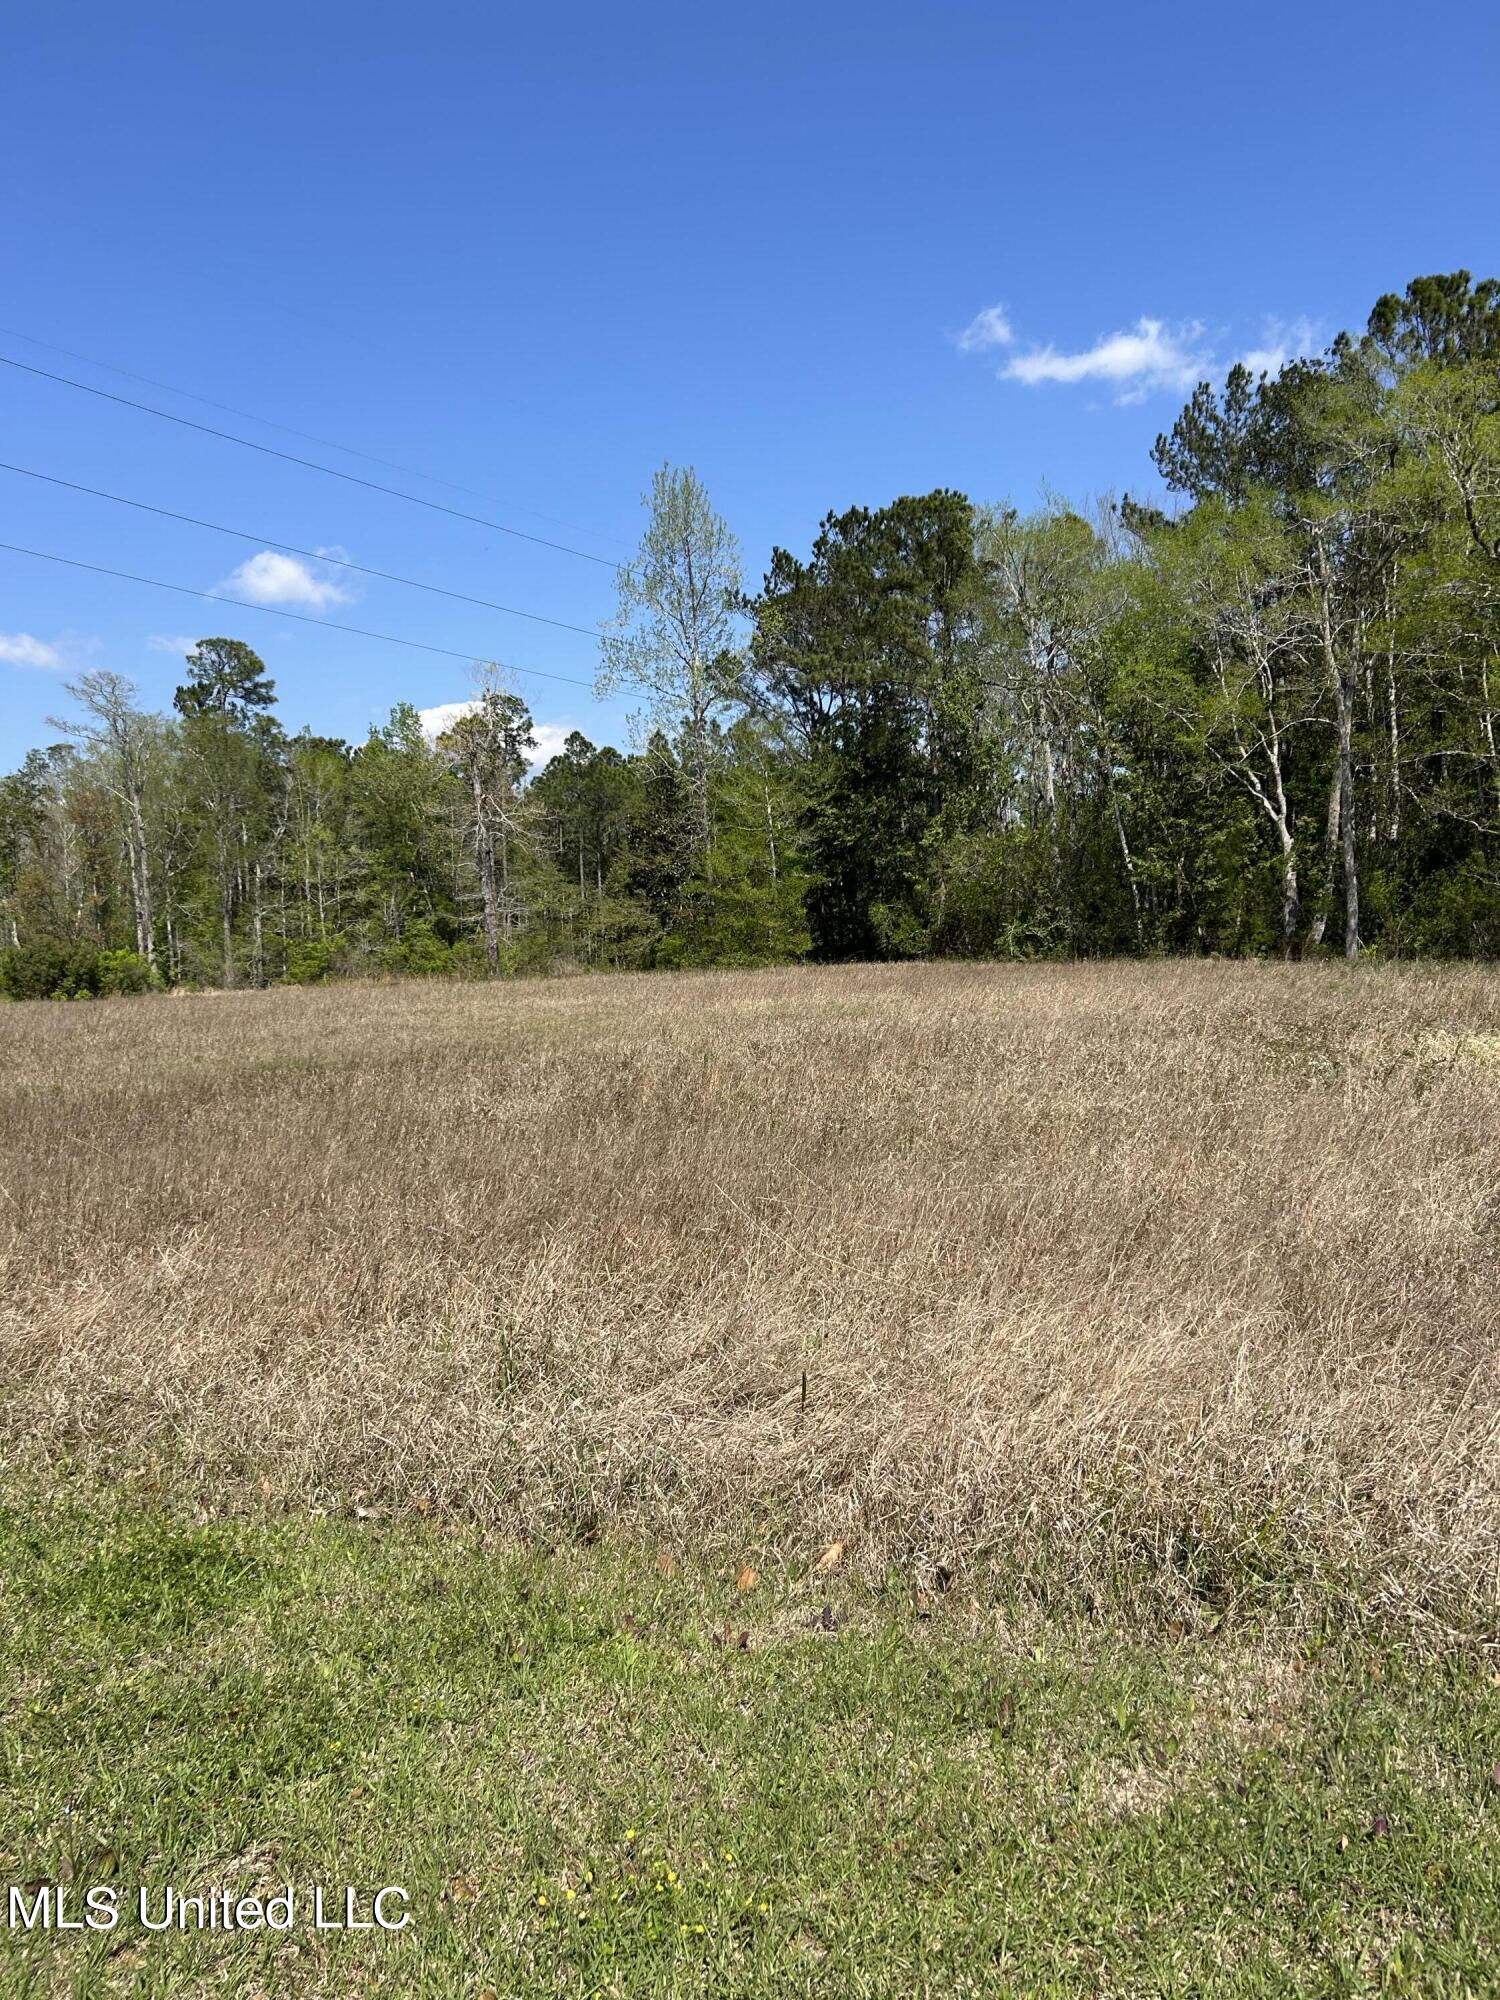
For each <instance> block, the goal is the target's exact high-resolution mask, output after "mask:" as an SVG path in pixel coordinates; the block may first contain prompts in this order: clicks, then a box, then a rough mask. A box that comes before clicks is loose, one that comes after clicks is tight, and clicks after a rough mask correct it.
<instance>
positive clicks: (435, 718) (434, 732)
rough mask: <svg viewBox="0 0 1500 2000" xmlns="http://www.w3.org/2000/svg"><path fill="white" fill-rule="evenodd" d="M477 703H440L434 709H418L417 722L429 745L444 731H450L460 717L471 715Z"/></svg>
mask: <svg viewBox="0 0 1500 2000" xmlns="http://www.w3.org/2000/svg"><path fill="white" fill-rule="evenodd" d="M478 706H479V703H478V702H477V701H440V702H439V703H438V704H437V706H436V708H419V709H418V710H417V720H418V722H420V723H421V725H422V734H423V735H424V736H425V737H426V738H427V740H428V742H429V743H436V742H437V740H438V738H439V737H440V736H441V735H442V733H443V731H444V730H445V729H451V728H452V727H453V725H454V723H455V722H457V720H458V718H459V717H460V716H461V715H472V714H473V713H474V711H475V709H476V708H478Z"/></svg>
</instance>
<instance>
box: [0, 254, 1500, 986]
mask: <svg viewBox="0 0 1500 2000" xmlns="http://www.w3.org/2000/svg"><path fill="white" fill-rule="evenodd" d="M1497 356H1500V282H1497V281H1495V280H1485V281H1483V282H1480V283H1475V282H1474V281H1473V280H1472V279H1471V278H1470V276H1469V274H1468V273H1467V272H1463V271H1458V272H1451V273H1447V274H1437V275H1432V276H1427V277H1421V278H1417V279H1415V280H1413V282H1412V283H1411V284H1410V285H1408V286H1407V288H1406V290H1405V291H1404V292H1400V293H1397V292H1393V293H1390V294H1387V295H1386V296H1384V297H1382V298H1381V299H1379V300H1378V301H1377V303H1376V305H1375V308H1374V310H1373V311H1372V313H1371V315H1370V319H1369V322H1368V325H1367V327H1366V329H1365V330H1364V332H1363V333H1361V334H1360V335H1358V336H1357V337H1355V336H1350V335H1340V336H1339V338H1338V339H1337V340H1335V341H1334V342H1333V343H1332V344H1331V346H1330V347H1329V348H1328V350H1327V352H1326V353H1325V354H1323V355H1322V356H1320V357H1318V358H1316V359H1303V360H1298V361H1296V362H1294V363H1291V364H1289V365H1288V366H1287V367H1285V368H1283V369H1281V370H1280V371H1278V372H1277V373H1276V374H1275V375H1274V376H1272V375H1262V376H1261V377H1260V378H1259V379H1254V378H1252V376H1251V375H1250V374H1249V372H1248V371H1247V370H1246V369H1244V368H1243V367H1239V368H1235V369H1232V370H1231V371H1230V373H1229V375H1228V378H1227V379H1226V381H1225V382H1224V383H1223V384H1222V385H1215V384H1211V383H1207V382H1205V383H1202V384H1200V385H1199V386H1198V388H1197V389H1195V390H1194V392H1193V394H1192V395H1191V397H1190V398H1189V399H1188V402H1187V404H1186V406H1185V408H1184V409H1183V410H1182V412H1181V413H1180V414H1179V416H1178V418H1177V419H1176V421H1175V422H1174V423H1173V424H1172V425H1171V426H1170V427H1169V428H1168V429H1167V430H1166V431H1165V432H1164V433H1163V434H1162V436H1161V437H1160V438H1159V439H1158V440H1157V444H1156V449H1155V453H1154V459H1155V464H1156V467H1157V469H1158V471H1159V472H1160V473H1161V475H1162V476H1163V478H1164V479H1165V480H1166V482H1167V483H1168V485H1169V487H1170V488H1171V489H1172V490H1173V492H1174V493H1175V494H1176V495H1177V496H1178V497H1179V500H1180V503H1181V504H1180V507H1179V509H1178V511H1176V512H1175V513H1169V512H1168V511H1167V510H1166V509H1164V508H1163V507H1161V506H1157V505H1149V506H1148V505H1142V504H1139V503H1135V502H1131V501H1129V500H1126V501H1125V502H1124V503H1123V505H1122V506H1120V507H1119V508H1114V507H1110V506H1099V507H1095V508H1093V509H1089V510H1085V509H1079V508H1075V507H1070V506H1067V505H1065V504H1062V503H1058V502H1049V503H1048V504H1047V505H1046V506H1044V507H1042V508H1041V509H1039V510H1038V511H1037V512H1036V513H1034V514H1031V515H1024V516H1023V515H1022V514H1020V513H1018V512H1017V511H1016V510H1015V509H1013V508H1009V507H1000V508H994V509H988V510H980V509H976V508H975V507H974V506H972V505H971V503H970V502H969V501H968V500H967V499H966V498H965V497H964V496H963V495H961V494H957V493H952V492H946V491H938V492H933V493H927V494H921V495H907V496H902V497H899V498H897V499H895V500H893V501H891V502H890V503H889V504H888V505H886V506H882V507H876V508H868V507H851V508H847V509H845V510H844V511H842V512H837V513H831V514H829V515H828V516H827V517H826V518H825V519H824V520H823V522H822V524H821V526H820V528H819V530H818V532H817V535H816V536H815V538H814V540H813V543H812V547H811V549H810V550H809V551H808V552H807V553H806V554H805V555H798V554H794V553H792V552H790V551H788V550H786V549H781V548H778V549H776V550H775V551H774V552H773V555H772V558H771V562H770V566H769V568H768V571H767V573H766V575H765V578H764V581H763V583H762V586H761V588H760V590H759V592H758V593H757V594H756V595H755V596H754V597H753V598H747V597H746V596H745V595H744V593H743V591H742V589H741V586H740V573H739V559H738V552H737V549H736V545H735V542H734V537H733V535H732V534H731V533H730V531H729V529H728V527H727V526H726V524H725V523H724V521H723V520H722V519H721V518H720V517H719V516H718V515H717V514H716V513H715V512H714V510H713V508H712V507H711V505H710V504H709V500H708V496H707V494H706V492H705V491H704V489H703V487H702V485H701V483H700V482H699V481H698V480H697V478H696V477H695V475H694V474H692V473H691V472H690V471H682V470H674V469H672V468H670V467H664V468H662V470H661V471H660V472H659V473H658V475H657V476H656V478H655V480H654V482H653V485H652V490H651V493H650V495H649V496H648V506H649V510H650V518H649V523H648V527H647V531H646V534H645V537H644V539H643V541H642V545H641V550H640V554H639V556H638V558H637V559H636V560H635V561H634V562H633V563H632V564H630V565H629V566H628V567H627V569H626V570H625V572H624V573H623V575H622V578H621V618H620V621H619V622H618V623H617V625H616V626H615V627H614V628H613V629H612V630H611V632H610V634H609V635H608V642H607V645H606V649H605V674H604V680H605V682H606V683H608V684H611V685H612V684H613V682H614V681H616V680H619V679H621V678H622V677H626V678H630V679H632V680H633V681H634V682H635V683H636V684H639V685H641V686H642V687H644V689H645V691H646V695H647V704H646V717H645V721H646V724H647V727H648V729H649V734H648V735H647V736H646V738H645V740H644V742H641V743H639V744H638V747H637V748H636V749H635V750H633V751H631V752H625V751H622V750H619V749H616V748H612V747H609V746H596V745H595V744H593V743H591V742H589V740H588V739H587V738H586V737H585V736H583V735H582V734H581V733H579V732H576V731H575V732H574V733H573V734H572V735H571V736H570V737H569V739H568V741H567V743H566V744H565V745H564V747H563V750H562V752H561V753H560V754H559V755H558V756H556V757H554V758H553V759H552V761H551V763H550V764H549V765H548V766H547V768H546V769H545V770H543V771H542V772H540V773H539V774H537V775H535V776H528V774H527V772H528V763H527V760H528V755H529V753H530V751H531V749H532V747H533V745H534V741H535V739H534V736H533V732H532V718H531V715H530V712H529V711H528V709H527V708H526V706H525V704H524V703H523V702H522V701H521V699H520V698H519V697H518V696H516V695H515V694H513V693H511V692H510V691H509V690H508V689H507V688H506V687H505V686H504V685H503V683H502V681H501V679H500V677H499V676H498V673H497V672H496V671H495V670H491V669H485V670H483V671H482V672H481V674H480V684H479V690H478V693H477V694H476V697H475V699H474V700H473V701H472V702H470V703H468V704H464V705H463V712H461V713H459V714H457V715H456V716H455V719H454V721H453V723H452V726H451V727H450V728H449V729H448V730H447V731H446V732H445V734H444V735H443V737H442V738H441V740H440V741H438V742H436V743H435V742H432V741H429V740H428V738H427V737H426V735H425V734H424V732H423V727H422V723H421V719H420V717H419V715H418V713H417V711H416V709H415V708H414V707H413V706H412V705H411V704H409V703H403V704H401V705H399V706H398V707H397V708H396V709H395V710H393V712H392V714H391V717H390V719H389V721H388V722H387V723H386V724H385V725H384V726H382V727H380V728H378V729H374V730H372V732H371V733H370V736H369V737H368V739H367V740H366V741H365V742H364V743H362V744H359V745H357V746H350V745H347V744H344V743H341V742H337V741H334V740H331V739H328V738H322V737H315V736H313V735H311V734H310V733H308V732H307V731H303V732H302V734H300V735H298V736H296V737H292V738H288V736H287V734H286V733H285V731H284V730H283V729H282V728H281V726H280V724H279V722H278V721H277V719H276V713H275V690H274V686H273V683H272V682H271V680H270V679H269V677H268V676H267V674H266V671H265V668H264V665H263V663H262V662H261V660H260V659H259V657H258V656H257V655H256V654H255V653H254V652H253V651H252V650H251V649H250V648H249V647H248V646H246V645H244V644H243V642H241V641H238V640H230V639H205V640H203V641H201V642H200V643H199V644H198V645H197V646H196V647H195V648H194V649H193V652H192V653H191V655H190V656H189V658H188V663H187V672H186V678H185V680H184V682H183V685H182V686H181V687H180V688H179V689H178V690H177V693H176V696H175V699H174V713H173V715H171V716H169V717H157V716H149V715H146V714H143V713H142V712H141V711H140V710H139V709H138V708H137V707H136V705H135V701H134V689H133V688H132V687H131V684H130V683H129V682H128V681H126V680H124V679H123V678H122V677H121V676H119V675H117V674H114V673H112V672H110V671H108V670H107V669H102V668H101V669H94V670H90V671H89V672H88V673H85V674H82V675H80V676H79V677H78V679H77V680H76V681H75V682H72V683H69V684H68V685H67V692H68V694H69V695H70V697H71V698H72V699H73V701H74V702H75V703H76V704H77V706H78V707H79V709H81V711H82V714H83V719H82V720H71V721H69V720H64V721H60V722H58V723H57V724H56V725H55V726H56V728H57V729H58V730H59V731H60V732H61V734H62V735H63V737H65V738H66V739H67V740H66V741H62V742H54V743H52V744H51V745H50V746H48V747H47V748H45V749H38V750H34V751H32V752H31V753H30V754H29V755H28V756H27V758H26V759H25V761H24V763H23V764H22V766H21V768H20V769H19V770H17V771H15V772H12V773H11V774H9V775H8V776H5V777H0V941H3V942H4V943H5V944H8V945H9V946H10V947H12V948H13V949H12V953H11V956H10V959H9V960H8V965H9V969H8V970H7V971H6V972H5V974H4V981H3V989H4V990H6V991H18V990H23V989H24V990H25V991H26V992H27V993H42V994H50V993H54V992H56V993H60V994H65V995H71V994H79V993H92V992H96V991H100V990H105V988H104V984H103V982H105V981H112V982H116V983H118V982H121V981H123V982H126V983H131V982H137V981H139V980H140V978H141V977H142V975H141V974H140V972H139V970H138V968H136V967H134V966H133V965H132V966H130V967H129V968H128V969H124V962H123V961H122V962H121V966H122V969H120V970H118V971H112V972H102V971H101V970H100V965H101V963H102V961H101V960H100V957H99V955H100V954H112V953H115V952H120V951H124V952H129V953H134V954H136V955H138V957H139V958H140V959H142V960H144V961H145V962H146V963H147V964H148V966H149V967H151V968H152V976H155V977H160V978H161V979H163V980H164V981H165V982H167V983H176V982H182V981H192V982H217V983H220V984H223V985H242V984H248V985H265V984H268V983H271V982H273V981H286V982H289V983H293V984H301V983H306V982H308V981H313V980H321V979H325V978H329V977H333V976H337V975H339V974H343V973H349V974H358V973H360V972H375V973H419V974H423V975H428V976H432V975H438V976H461V977H467V976H470V975H471V974H473V972H474V971H475V969H476V964H477V963H479V962H482V964H483V966H484V969H485V971H486V972H487V973H488V974H490V975H493V976H497V977H506V976H511V975H514V974H517V973H521V972H530V971H537V970H546V969H548V968H551V967H553V966H560V967H561V966H566V967H569V968H574V967H577V968H598V969H606V968H607V969H619V968H625V967H637V966H649V965H664V966H666V965H760V964H775V963H781V962H784V961H787V960H790V959H796V958H799V957H801V956H804V955H812V956H815V957H818V958H821V959H825V960H830V959H831V960H837V959H851V958H852V959H860V958H884V959H903V958H913V957H922V956H926V955H929V954H942V953H954V954H961V955H965V956H986V955H991V954H1004V955H1007V956H1012V955H1014V956H1025V957H1043V956H1054V955H1095V954H1098V955H1102V954H1108V953H1122V952H1129V953H1154V952H1215V953H1233V954H1249V955H1255V954H1267V953H1279V954H1283V955H1286V956H1293V957H1294V956H1297V955H1299V954H1303V953H1326V952H1328V951H1330V950H1333V949H1341V950H1342V951H1343V952H1344V954H1345V955H1346V956H1347V957H1349V958H1355V957H1357V956H1358V955H1359V953H1360V952H1361V951H1364V950H1376V951H1379V952H1381V953H1383V954H1386V955H1404V954H1444V955H1449V954H1453V955H1466V956H1476V957H1488V956H1492V955H1494V954H1495V953H1496V952H1497V950H1500V374H1497V372H1496V359H1497ZM16 951H19V952H20V954H21V956H19V957H16V956H15V952H16ZM28 954H32V956H28ZM37 954H39V955H37Z"/></svg>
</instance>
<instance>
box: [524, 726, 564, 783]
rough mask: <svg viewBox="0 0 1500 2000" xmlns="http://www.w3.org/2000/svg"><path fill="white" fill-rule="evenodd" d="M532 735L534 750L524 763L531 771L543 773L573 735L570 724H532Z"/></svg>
mask: <svg viewBox="0 0 1500 2000" xmlns="http://www.w3.org/2000/svg"><path fill="white" fill-rule="evenodd" d="M531 733H532V735H533V736H534V737H535V738H536V748H535V750H533V751H532V752H531V753H530V755H529V756H528V757H527V759H526V761H527V763H528V764H529V765H530V767H531V769H532V770H533V771H543V770H545V769H546V767H547V766H548V765H549V764H550V763H551V762H552V759H553V758H554V757H557V756H560V755H561V753H562V747H563V745H564V744H565V743H566V742H567V740H568V738H569V737H570V736H571V735H572V734H573V725H572V723H571V722H537V723H533V725H532V730H531Z"/></svg>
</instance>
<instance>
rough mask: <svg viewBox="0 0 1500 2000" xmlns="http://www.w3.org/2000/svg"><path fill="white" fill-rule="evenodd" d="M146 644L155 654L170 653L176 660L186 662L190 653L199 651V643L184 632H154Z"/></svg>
mask: <svg viewBox="0 0 1500 2000" xmlns="http://www.w3.org/2000/svg"><path fill="white" fill-rule="evenodd" d="M146 644H147V645H148V646H149V647H150V648H151V650H152V652H153V653H170V654H171V656H172V658H173V659H174V660H185V659H186V658H187V656H188V654H189V653H192V652H195V651H196V650H197V646H198V641H197V640H196V639H189V638H188V637H187V636H186V634H185V633H182V632H152V633H151V634H150V635H149V636H148V638H147V640H146Z"/></svg>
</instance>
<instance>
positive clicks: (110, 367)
mask: <svg viewBox="0 0 1500 2000" xmlns="http://www.w3.org/2000/svg"><path fill="white" fill-rule="evenodd" d="M313 323H314V324H316V322H313ZM0 335H3V336H4V337H5V338H6V339H7V340H24V341H25V343H26V345H27V346H28V347H40V348H42V349H43V350H44V351H45V352H46V353H48V354H61V355H62V356H64V358H65V359H66V360H68V361H82V362H83V363H84V364H85V365H86V366H87V367H89V368H103V369H105V370H106V371H107V372H108V373H109V374H111V375H120V376H123V378H124V379H125V380H126V381H127V382H142V383H144V384H145V386H146V387H147V388H148V389H164V390H165V391H166V393H167V394H168V395H169V396H181V397H183V398H184V399H185V400H186V401H187V402H189V403H201V404H202V406H203V408H204V409H205V410H218V411H219V412H220V413H221V414H222V415H224V416H226V417H244V418H245V420H246V421H247V422H248V423H252V424H264V425H265V427H266V429H267V430H271V431H280V432H281V434H282V435H283V437H294V438H301V440H302V442H303V443H304V444H316V445H321V446H322V447H323V448H324V450H325V451H341V452H343V453H344V454H345V455H346V456H347V457H349V458H362V459H363V460H364V462H365V464H366V465H383V466H384V467H385V469H386V471H387V472H404V473H406V474H407V476H408V477H409V478H412V479H426V480H430V481H431V483H432V484H433V485H434V486H446V487H447V489H448V491H449V492H450V493H467V494H468V496H469V498H470V499H471V500H484V501H486V502H488V503H489V504H490V505H492V506H496V507H503V506H505V505H507V502H505V501H503V500H496V499H495V498H494V496H493V494H489V493H481V492H480V491H479V490H478V488H477V487H474V486H462V485H460V484H459V482H458V481H457V480H456V479H440V478H439V477H438V475H437V474H436V473H435V472H424V471H423V470H422V468H421V467H420V466H419V465H402V464H401V463H400V461H399V460H397V459H394V458H381V457H379V456H378V455H377V454H376V453H375V452H373V451H361V450H360V449H359V448H358V446H356V445H352V444H340V443H339V441H338V439H337V438H326V437H319V436H318V435H317V433H316V432H315V431H299V430H298V429H296V427H295V426H294V425H292V424H279V423H277V422H276V421H275V419H274V418H272V417H259V416H257V415H256V413H255V412H254V410H241V409H238V408H236V406H235V405H234V404H233V403H219V402H215V400H214V398H213V397H212V396H199V395H195V394H194V392H193V391H192V390H191V389H179V388H178V387H177V385H176V383H174V382H159V381H158V380H157V379H156V377H155V376H154V375H138V374H137V373H136V372H135V370H134V369H133V368H121V367H120V366H119V364H118V363H117V362H114V361H101V360H100V359H99V357H98V356H97V355H96V354H79V353H78V352H77V351H76V350H75V349H74V348H71V347H58V346H57V345H56V344H55V342H53V341H50V340H38V339H37V337H36V335H35V334H34V333H22V332H21V331H20V330H19V328H17V327H11V326H0ZM346 337H347V336H346ZM520 512H521V513H523V514H530V516H531V517H532V519H533V520H534V521H550V522H551V523H552V526H553V527H554V528H567V529H569V530H570V531H571V532H572V533H573V534H576V535H592V536H594V537H595V538H596V539H597V540H599V541H601V542H614V543H616V544H617V545H618V546H619V547H620V548H625V547H627V546H628V544H627V543H625V542H624V541H622V540H621V538H620V537H619V536H618V535H606V534H603V533H601V531H600V530H599V529H597V528H581V527H580V526H579V525H578V523H577V522H576V521H559V520H558V519H557V518H556V516H555V515H552V514H542V513H539V512H538V511H537V510H536V508H534V507H522V508H521V509H520Z"/></svg>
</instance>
